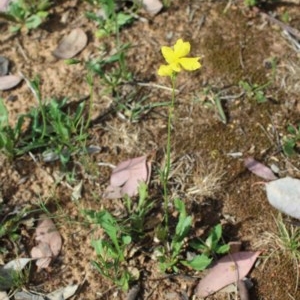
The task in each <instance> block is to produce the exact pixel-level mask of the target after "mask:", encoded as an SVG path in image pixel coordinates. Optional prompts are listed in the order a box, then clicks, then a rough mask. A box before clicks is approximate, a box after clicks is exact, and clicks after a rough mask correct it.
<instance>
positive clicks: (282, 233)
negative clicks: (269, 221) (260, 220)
mask: <svg viewBox="0 0 300 300" xmlns="http://www.w3.org/2000/svg"><path fill="white" fill-rule="evenodd" d="M274 221H275V224H276V229H277V230H276V232H266V233H265V234H264V237H263V245H267V246H269V247H271V252H270V254H269V255H268V256H267V257H266V260H265V262H264V264H265V263H266V262H267V261H268V259H270V258H271V257H272V256H275V257H276V259H278V260H283V261H285V262H286V261H292V262H293V264H294V267H295V270H296V278H295V281H296V283H295V291H296V290H297V289H298V286H299V263H300V227H299V225H298V224H296V225H293V223H292V222H291V224H286V221H284V220H283V219H282V214H278V216H277V218H276V217H274ZM287 222H289V221H287ZM260 246H261V245H260Z"/></svg>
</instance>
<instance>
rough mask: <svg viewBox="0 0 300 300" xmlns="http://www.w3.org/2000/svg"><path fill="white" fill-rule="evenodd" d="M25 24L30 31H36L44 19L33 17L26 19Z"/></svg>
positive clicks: (37, 16)
mask: <svg viewBox="0 0 300 300" xmlns="http://www.w3.org/2000/svg"><path fill="white" fill-rule="evenodd" d="M25 24H26V27H27V28H28V29H35V28H37V27H39V26H40V25H41V24H42V18H41V17H40V16H39V15H32V16H30V17H29V18H27V19H26V23H25Z"/></svg>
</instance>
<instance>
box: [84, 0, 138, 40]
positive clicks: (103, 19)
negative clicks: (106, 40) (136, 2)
mask: <svg viewBox="0 0 300 300" xmlns="http://www.w3.org/2000/svg"><path fill="white" fill-rule="evenodd" d="M90 2H92V4H94V5H98V6H100V7H101V9H102V15H100V14H99V13H98V14H97V13H94V12H87V14H86V15H87V17H88V18H89V19H91V20H92V21H95V22H96V23H97V24H98V26H99V29H98V30H97V31H96V33H95V35H96V36H97V37H100V38H101V37H105V36H109V35H111V34H117V33H118V32H119V29H120V28H121V27H123V26H125V25H128V24H130V23H132V22H133V20H134V18H133V16H132V15H131V14H126V13H123V12H117V7H116V1H114V0H94V1H90Z"/></svg>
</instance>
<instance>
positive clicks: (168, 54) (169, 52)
mask: <svg viewBox="0 0 300 300" xmlns="http://www.w3.org/2000/svg"><path fill="white" fill-rule="evenodd" d="M161 53H162V55H163V57H164V58H165V60H166V62H167V63H168V64H171V63H173V62H174V61H175V60H176V56H175V54H174V51H173V49H172V48H170V47H166V46H163V47H161Z"/></svg>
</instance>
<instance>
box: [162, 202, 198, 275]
mask: <svg viewBox="0 0 300 300" xmlns="http://www.w3.org/2000/svg"><path fill="white" fill-rule="evenodd" d="M174 204H175V208H176V210H177V211H178V212H179V217H178V223H177V225H176V229H175V234H174V236H173V237H172V241H171V244H170V245H168V247H167V248H164V247H161V248H158V251H159V252H160V253H159V255H158V258H159V263H160V269H161V270H162V271H163V272H165V271H166V270H170V269H173V270H174V271H175V272H177V267H176V264H177V262H178V260H179V255H180V253H181V250H182V247H183V245H184V240H185V238H186V237H187V236H188V234H189V231H190V228H191V225H192V217H191V216H188V215H187V213H186V209H185V204H184V202H183V201H181V200H180V199H175V200H174Z"/></svg>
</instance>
